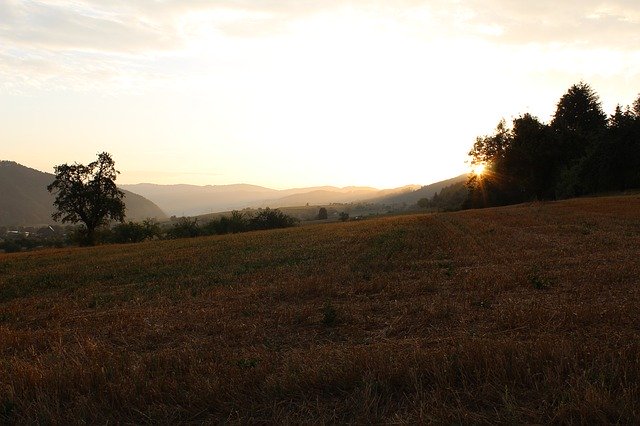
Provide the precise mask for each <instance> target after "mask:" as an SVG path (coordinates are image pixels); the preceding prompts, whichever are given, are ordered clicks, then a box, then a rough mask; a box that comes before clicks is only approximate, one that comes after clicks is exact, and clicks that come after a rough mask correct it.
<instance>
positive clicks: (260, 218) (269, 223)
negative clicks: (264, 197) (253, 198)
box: [249, 208, 298, 230]
mask: <svg viewBox="0 0 640 426" xmlns="http://www.w3.org/2000/svg"><path fill="white" fill-rule="evenodd" d="M249 223H250V228H251V229H252V230H262V229H276V228H289V227H291V226H295V225H296V224H297V223H298V219H296V218H294V217H291V216H288V215H286V214H284V213H282V212H281V211H280V210H278V209H276V210H271V209H270V208H266V209H264V210H261V211H260V212H258V214H257V215H256V216H254V217H252V218H251V220H250V222H249Z"/></svg>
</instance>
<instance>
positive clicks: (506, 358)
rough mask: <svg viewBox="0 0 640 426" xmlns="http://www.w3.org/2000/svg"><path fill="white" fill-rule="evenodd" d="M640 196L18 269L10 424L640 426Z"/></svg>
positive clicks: (16, 263)
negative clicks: (493, 425) (622, 425)
mask: <svg viewBox="0 0 640 426" xmlns="http://www.w3.org/2000/svg"><path fill="white" fill-rule="evenodd" d="M639 255H640V196H637V195H635V196H627V197H607V198H597V199H595V198H594V199H578V200H570V201H563V202H554V203H539V204H538V203H535V204H527V205H521V206H513V207H507V208H498V209H486V210H476V211H466V212H459V213H446V214H434V215H414V216H399V217H386V218H380V219H372V220H366V221H360V222H347V223H333V224H324V225H314V226H305V227H299V228H292V229H286V230H277V231H266V232H253V233H247V234H237V235H228V236H219V237H206V238H197V239H184V240H174V241H160V242H148V243H142V244H135V245H118V246H116V245H114V246H101V247H94V248H83V249H80V248H78V249H59V250H45V251H41V252H31V253H19V254H5V255H0V423H2V422H18V423H34V422H39V423H68V422H74V423H77V422H79V421H83V422H90V423H107V422H108V423H114V422H115V423H126V422H134V423H156V422H171V423H178V422H182V423H200V422H216V423H217V422H222V421H229V422H241V423H251V422H269V423H270V422H278V423H299V422H317V423H320V422H330V423H345V422H347V423H348V422H352V423H364V422H371V423H416V422H435V423H453V422H461V423H486V422H492V423H496V422H497V423H567V422H572V423H625V424H632V423H636V424H638V423H640V257H639Z"/></svg>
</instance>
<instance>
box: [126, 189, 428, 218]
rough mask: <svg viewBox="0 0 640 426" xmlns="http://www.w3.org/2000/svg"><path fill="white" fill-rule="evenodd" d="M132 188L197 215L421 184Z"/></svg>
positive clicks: (360, 197) (337, 199) (356, 198)
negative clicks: (275, 187) (276, 187)
mask: <svg viewBox="0 0 640 426" xmlns="http://www.w3.org/2000/svg"><path fill="white" fill-rule="evenodd" d="M122 187H123V188H126V189H128V190H129V191H132V192H135V193H137V194H141V195H143V196H144V197H146V198H148V199H150V200H153V201H154V202H155V203H157V204H158V205H159V206H160V207H161V208H162V209H163V210H164V211H165V212H167V214H169V215H176V216H195V215H201V214H206V213H212V212H220V211H229V210H234V209H243V208H246V207H252V208H259V207H271V208H278V207H295V206H304V205H306V204H310V205H327V204H331V203H352V202H360V201H366V200H370V199H374V198H376V199H383V198H384V197H387V196H390V195H400V194H403V193H410V192H413V191H415V190H417V189H419V188H420V186H417V185H408V186H403V187H401V188H395V189H384V190H380V189H376V188H371V187H360V186H348V187H345V188H337V187H334V186H319V187H310V188H293V189H282V190H278V189H271V188H265V187H262V186H256V185H247V184H234V185H206V186H197V185H156V184H151V183H140V184H136V185H122Z"/></svg>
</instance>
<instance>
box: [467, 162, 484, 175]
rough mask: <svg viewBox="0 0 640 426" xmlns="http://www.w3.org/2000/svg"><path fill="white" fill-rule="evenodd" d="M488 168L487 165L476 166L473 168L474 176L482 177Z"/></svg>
mask: <svg viewBox="0 0 640 426" xmlns="http://www.w3.org/2000/svg"><path fill="white" fill-rule="evenodd" d="M486 168H487V166H486V165H485V164H476V165H474V166H473V167H472V169H471V170H472V171H473V174H475V175H476V176H482V174H483V173H484V172H485V170H486Z"/></svg>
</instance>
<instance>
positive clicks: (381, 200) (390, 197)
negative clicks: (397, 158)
mask: <svg viewBox="0 0 640 426" xmlns="http://www.w3.org/2000/svg"><path fill="white" fill-rule="evenodd" d="M467 177H468V175H466V174H464V175H460V176H456V177H454V178H451V179H446V180H443V181H440V182H435V183H432V184H429V185H425V186H422V187H420V188H418V189H415V190H413V191H403V192H399V193H392V194H387V195H383V196H379V197H375V198H371V199H369V200H368V201H369V202H372V203H377V204H385V205H389V206H397V205H408V206H409V205H414V204H416V203H417V202H418V200H420V199H421V198H431V197H433V196H434V195H435V194H437V193H438V192H440V191H442V189H444V188H446V187H448V186H451V185H454V184H456V183H461V182H465V181H466V180H467Z"/></svg>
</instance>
